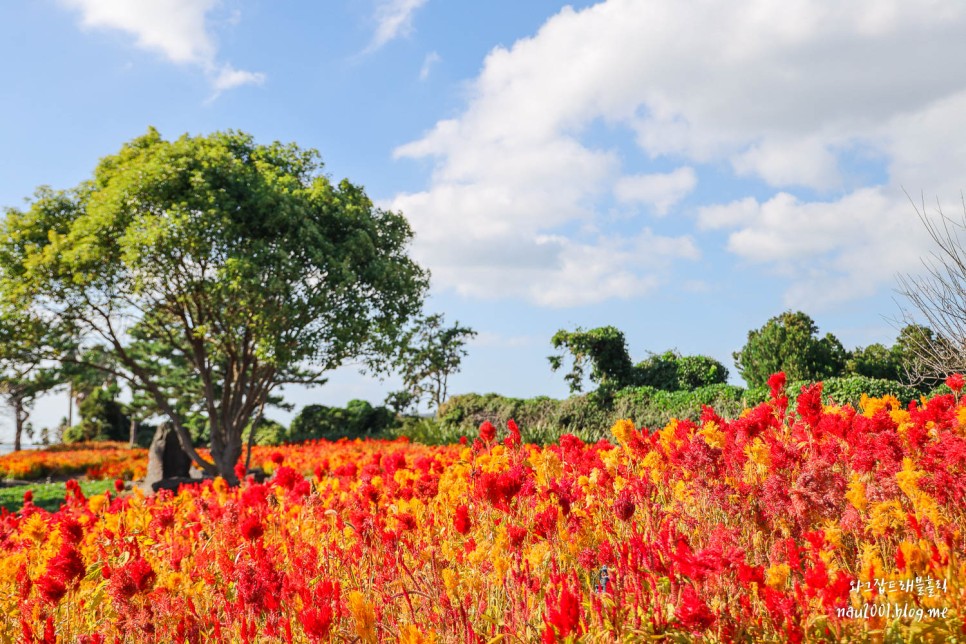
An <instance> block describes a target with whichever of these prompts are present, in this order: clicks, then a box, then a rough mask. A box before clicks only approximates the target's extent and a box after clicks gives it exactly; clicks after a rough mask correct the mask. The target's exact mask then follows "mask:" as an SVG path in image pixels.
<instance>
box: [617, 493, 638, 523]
mask: <svg viewBox="0 0 966 644" xmlns="http://www.w3.org/2000/svg"><path fill="white" fill-rule="evenodd" d="M636 509H637V508H636V506H635V505H634V500H633V499H632V498H631V492H630V490H628V489H627V488H624V489H623V490H621V491H620V494H618V495H617V499H616V500H615V501H614V514H616V515H617V518H618V519H620V520H621V521H629V520H630V518H631V517H632V516H634V510H636Z"/></svg>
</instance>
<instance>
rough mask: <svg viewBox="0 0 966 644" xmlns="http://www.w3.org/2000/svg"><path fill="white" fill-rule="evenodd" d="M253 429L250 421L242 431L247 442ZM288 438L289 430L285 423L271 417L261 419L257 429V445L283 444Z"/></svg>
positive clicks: (243, 438) (243, 439)
mask: <svg viewBox="0 0 966 644" xmlns="http://www.w3.org/2000/svg"><path fill="white" fill-rule="evenodd" d="M251 431H252V425H251V423H249V424H248V425H247V426H246V427H245V431H244V432H242V441H244V442H245V443H246V444H247V443H248V437H249V434H250V433H251ZM286 440H288V431H287V430H286V429H285V425H283V424H282V423H280V422H278V421H275V420H272V419H270V418H264V417H262V418H261V419H259V421H258V427H257V428H256V429H255V445H281V444H282V443H284V442H285V441H286Z"/></svg>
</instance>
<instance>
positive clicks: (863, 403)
mask: <svg viewBox="0 0 966 644" xmlns="http://www.w3.org/2000/svg"><path fill="white" fill-rule="evenodd" d="M859 407H860V408H861V409H862V415H863V416H865V417H866V418H872V417H873V416H875V415H876V414H877V413H878V412H879V411H881V410H883V409H884V410H886V411H888V412H892V411H893V410H897V409H902V403H900V402H899V399H898V398H896V397H895V396H889V395H886V396H882V397H881V398H869V397H868V396H867V395H865V394H862V398H860V399H859Z"/></svg>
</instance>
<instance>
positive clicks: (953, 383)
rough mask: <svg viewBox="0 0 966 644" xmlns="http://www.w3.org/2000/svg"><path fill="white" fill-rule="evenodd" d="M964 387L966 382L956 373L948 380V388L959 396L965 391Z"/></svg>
mask: <svg viewBox="0 0 966 644" xmlns="http://www.w3.org/2000/svg"><path fill="white" fill-rule="evenodd" d="M964 385H966V380H964V379H963V376H962V374H958V373H954V374H952V375H950V376H949V377H947V378H946V386H947V387H949V388H950V389H952V390H953V391H954V392H955V393H956V395H957V396H958V395H959V392H961V391H962V390H963V386H964Z"/></svg>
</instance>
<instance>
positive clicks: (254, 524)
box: [241, 517, 265, 541]
mask: <svg viewBox="0 0 966 644" xmlns="http://www.w3.org/2000/svg"><path fill="white" fill-rule="evenodd" d="M241 533H242V536H243V537H245V538H246V539H248V540H249V541H254V540H255V539H257V538H259V537H260V536H262V535H263V534H265V528H263V527H262V522H261V521H259V520H258V517H247V518H246V519H245V520H244V521H242V524H241Z"/></svg>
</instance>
